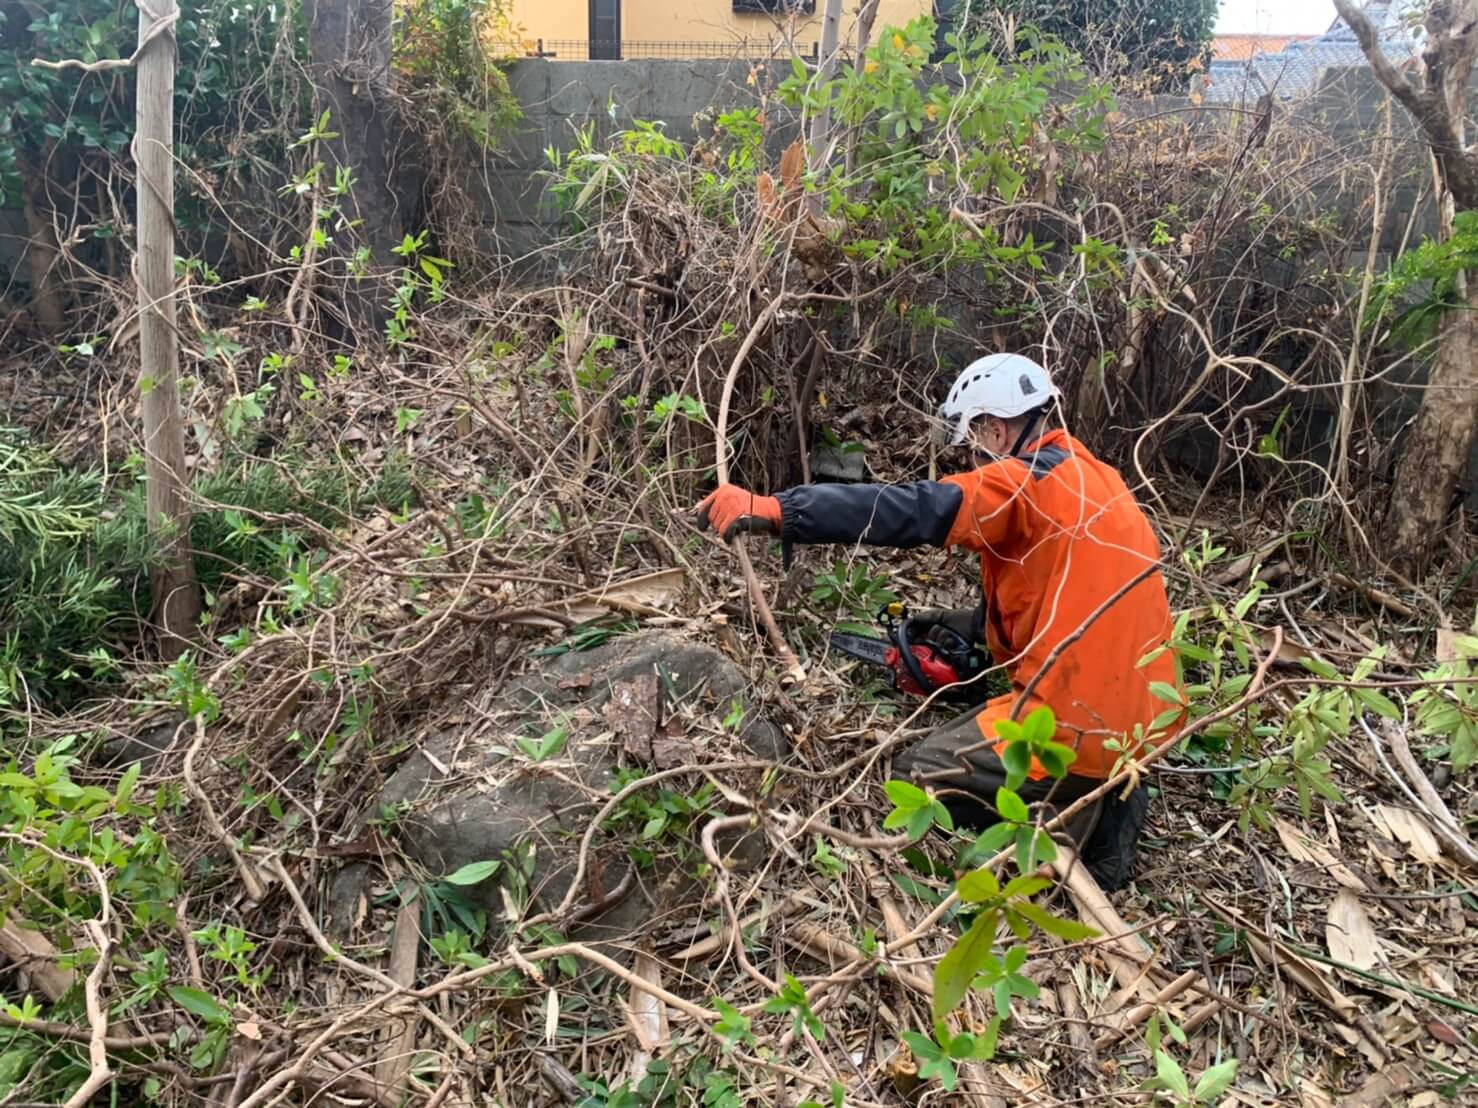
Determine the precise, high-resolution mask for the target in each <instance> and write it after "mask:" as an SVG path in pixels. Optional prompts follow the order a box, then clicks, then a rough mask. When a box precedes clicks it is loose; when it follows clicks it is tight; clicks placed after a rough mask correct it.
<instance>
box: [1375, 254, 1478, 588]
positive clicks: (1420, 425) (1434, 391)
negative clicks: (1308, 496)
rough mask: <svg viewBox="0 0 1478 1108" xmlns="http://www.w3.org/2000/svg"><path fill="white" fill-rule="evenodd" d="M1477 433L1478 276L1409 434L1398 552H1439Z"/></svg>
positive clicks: (1418, 557)
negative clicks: (1443, 530)
mask: <svg viewBox="0 0 1478 1108" xmlns="http://www.w3.org/2000/svg"><path fill="white" fill-rule="evenodd" d="M1475 438H1478V282H1473V281H1470V282H1469V283H1468V301H1467V307H1466V309H1458V310H1455V311H1451V312H1449V313H1448V314H1447V318H1446V320H1445V321H1444V330H1443V334H1442V338H1441V342H1440V343H1439V345H1438V347H1437V357H1436V360H1435V361H1434V362H1433V364H1432V375H1431V377H1430V378H1429V379H1428V382H1427V388H1426V390H1425V393H1424V395H1423V398H1422V406H1421V410H1420V411H1419V412H1418V413H1417V417H1416V421H1415V422H1414V423H1413V424H1412V426H1411V431H1410V432H1409V433H1408V435H1407V438H1406V447H1405V449H1404V450H1403V451H1402V452H1401V464H1400V465H1399V466H1398V467H1397V470H1396V487H1395V489H1394V490H1393V493H1392V499H1391V521H1390V534H1391V539H1392V547H1393V553H1394V554H1395V555H1396V556H1397V557H1398V558H1399V559H1400V560H1402V561H1403V562H1405V563H1406V564H1408V565H1412V566H1420V565H1421V564H1422V563H1424V562H1425V561H1427V559H1428V558H1429V557H1430V556H1431V555H1432V554H1433V553H1434V549H1435V547H1436V545H1437V537H1438V535H1440V534H1441V532H1442V529H1443V526H1444V524H1445V522H1446V520H1447V514H1448V510H1449V509H1450V508H1451V506H1452V497H1453V493H1454V492H1455V491H1456V488H1457V482H1458V479H1459V478H1460V477H1461V476H1462V473H1463V469H1464V467H1465V466H1466V465H1467V462H1468V452H1469V451H1470V450H1471V449H1472V447H1473V443H1474V441H1475Z"/></svg>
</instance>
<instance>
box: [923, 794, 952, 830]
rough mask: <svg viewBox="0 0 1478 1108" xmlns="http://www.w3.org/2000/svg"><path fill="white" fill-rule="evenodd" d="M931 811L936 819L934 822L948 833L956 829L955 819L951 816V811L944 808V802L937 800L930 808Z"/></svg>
mask: <svg viewBox="0 0 1478 1108" xmlns="http://www.w3.org/2000/svg"><path fill="white" fill-rule="evenodd" d="M929 811H930V813H931V814H932V815H933V817H934V822H935V823H937V824H939V826H940V827H942V828H944V829H945V830H946V831H953V830H954V829H955V817H954V816H952V815H950V814H949V809H948V808H946V807H945V806H944V803H943V801H939V800H936V801H935V802H934V803H933V804H932V805H930V806H929Z"/></svg>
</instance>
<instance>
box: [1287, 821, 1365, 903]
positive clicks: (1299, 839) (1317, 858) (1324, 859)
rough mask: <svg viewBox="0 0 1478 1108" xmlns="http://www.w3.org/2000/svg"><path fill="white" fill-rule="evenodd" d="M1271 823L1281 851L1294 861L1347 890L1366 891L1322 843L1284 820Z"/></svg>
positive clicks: (1347, 868) (1363, 883) (1360, 882)
mask: <svg viewBox="0 0 1478 1108" xmlns="http://www.w3.org/2000/svg"><path fill="white" fill-rule="evenodd" d="M1273 823H1274V826H1275V827H1276V828H1277V831H1278V838H1279V839H1280V840H1281V841H1282V843H1283V849H1284V850H1286V851H1288V853H1289V854H1290V855H1292V856H1293V858H1294V859H1295V860H1297V861H1300V862H1304V863H1307V864H1308V865H1311V866H1314V867H1315V868H1317V869H1320V870H1323V871H1324V872H1325V873H1326V874H1327V875H1328V876H1330V877H1332V878H1333V879H1334V880H1335V881H1337V882H1338V883H1339V884H1341V885H1343V886H1344V887H1345V888H1347V889H1354V890H1355V891H1356V892H1366V891H1368V890H1367V889H1366V887H1365V882H1364V881H1361V880H1360V878H1358V877H1356V876H1355V872H1354V871H1353V870H1352V869H1350V867H1349V866H1347V865H1345V863H1344V862H1342V861H1340V860H1339V859H1338V858H1336V857H1335V856H1334V852H1333V851H1331V850H1330V849H1329V848H1328V847H1327V846H1325V845H1324V844H1323V843H1321V842H1319V841H1317V840H1316V839H1312V838H1310V837H1309V836H1308V835H1306V834H1305V833H1304V832H1302V831H1300V830H1298V828H1296V827H1294V826H1293V825H1292V824H1289V823H1287V822H1286V821H1284V820H1281V819H1275V820H1274V821H1273Z"/></svg>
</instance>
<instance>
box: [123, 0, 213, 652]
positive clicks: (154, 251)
mask: <svg viewBox="0 0 1478 1108" xmlns="http://www.w3.org/2000/svg"><path fill="white" fill-rule="evenodd" d="M138 8H139V53H138V60H137V66H138V74H139V78H138V97H137V99H138V108H137V117H136V118H137V125H136V129H135V133H134V139H133V153H134V163H135V165H136V167H137V180H136V182H135V191H136V192H137V195H138V247H137V254H136V256H135V259H134V264H135V266H136V279H137V281H138V289H139V392H140V394H141V396H140V409H141V411H142V414H143V421H144V473H145V476H146V477H147V479H148V484H149V489H148V500H147V510H148V513H149V534H150V535H151V536H152V537H153V538H154V540H155V542H156V543H157V544H158V548H159V555H160V557H159V562H158V564H157V565H156V567H155V569H154V570H153V571H152V572H151V574H150V577H149V588H150V592H151V593H152V594H153V611H152V613H151V618H152V620H153V622H154V625H155V628H156V630H157V631H158V633H159V644H160V652H161V653H162V654H163V655H164V656H165V657H166V658H174V657H177V656H178V655H179V654H180V652H181V651H182V650H183V649H184V647H185V645H186V643H187V641H188V640H189V638H190V637H191V636H192V634H193V632H194V630H195V621H196V618H197V617H198V616H199V614H200V590H199V586H198V585H197V584H196V581H195V564H194V561H193V560H192V556H191V550H190V506H189V502H188V500H187V497H186V491H187V485H186V481H185V422H184V419H183V417H182V414H181V412H180V385H179V343H178V340H177V336H176V333H175V276H174V76H175V33H174V22H175V19H176V18H177V17H178V14H179V9H178V6H177V4H176V0H138Z"/></svg>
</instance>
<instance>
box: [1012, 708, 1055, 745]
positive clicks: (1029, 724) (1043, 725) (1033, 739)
mask: <svg viewBox="0 0 1478 1108" xmlns="http://www.w3.org/2000/svg"><path fill="white" fill-rule="evenodd" d="M1056 733H1057V717H1056V716H1054V715H1053V714H1052V709H1051V708H1049V707H1047V706H1046V705H1045V704H1044V705H1042V707H1040V708H1034V709H1032V711H1031V713H1030V714H1029V715H1028V716H1027V717H1026V722H1025V723H1023V724H1022V726H1021V737H1022V738H1024V739H1025V740H1026V741H1027V743H1028V744H1029V745H1030V746H1033V747H1037V746H1040V745H1041V744H1042V743H1044V742H1046V741H1047V740H1049V739H1050V738H1052V736H1053V735H1054V734H1056Z"/></svg>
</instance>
